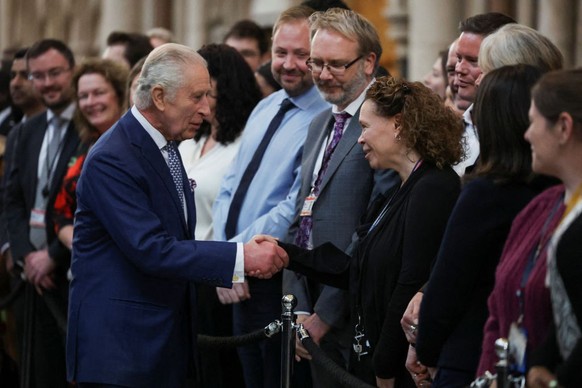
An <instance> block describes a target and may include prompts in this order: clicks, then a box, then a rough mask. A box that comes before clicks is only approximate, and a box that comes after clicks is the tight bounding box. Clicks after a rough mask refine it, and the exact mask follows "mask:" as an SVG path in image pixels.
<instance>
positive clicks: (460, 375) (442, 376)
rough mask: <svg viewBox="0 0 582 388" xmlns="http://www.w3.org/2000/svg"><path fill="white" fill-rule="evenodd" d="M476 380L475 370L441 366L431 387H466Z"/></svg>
mask: <svg viewBox="0 0 582 388" xmlns="http://www.w3.org/2000/svg"><path fill="white" fill-rule="evenodd" d="M473 380H475V373H474V372H467V371H464V370H456V369H447V368H439V370H438V371H437V374H436V376H435V378H434V381H433V383H432V385H431V388H445V387H446V388H464V387H468V386H469V385H471V382H473Z"/></svg>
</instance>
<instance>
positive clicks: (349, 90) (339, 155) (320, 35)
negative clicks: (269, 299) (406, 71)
mask: <svg viewBox="0 0 582 388" xmlns="http://www.w3.org/2000/svg"><path fill="white" fill-rule="evenodd" d="M309 21H310V29H311V54H310V58H309V59H308V60H307V66H308V67H309V69H310V70H311V75H312V77H313V81H314V83H315V85H316V86H317V89H318V90H319V93H320V94H321V95H322V97H323V98H324V99H325V100H326V101H327V102H329V103H330V104H332V108H330V109H328V110H326V111H325V112H323V113H321V114H320V115H318V116H317V117H316V118H315V119H314V120H313V121H312V122H311V125H310V127H309V132H308V135H307V139H306V141H305V146H304V149H303V159H302V162H301V168H302V172H301V175H302V179H301V189H300V191H299V196H298V198H297V203H296V209H295V210H296V213H295V216H296V218H295V222H294V223H293V225H292V226H291V228H290V230H289V234H288V240H289V241H290V242H293V243H295V244H297V245H299V246H301V247H303V248H312V247H315V246H318V245H321V244H323V243H325V242H331V243H333V244H334V245H336V246H337V247H338V248H340V249H343V250H345V249H347V248H348V246H349V245H350V243H351V241H352V234H353V232H354V230H356V227H357V226H358V224H359V221H360V217H361V216H362V215H363V214H364V212H365V211H366V208H367V207H368V204H369V202H370V200H371V199H373V198H375V196H376V195H377V194H380V193H383V192H384V191H385V190H386V189H387V188H389V187H391V185H393V184H396V183H397V182H399V178H398V177H397V175H396V174H395V173H394V172H393V171H390V172H386V171H384V172H376V173H375V172H374V170H372V169H371V168H370V165H369V164H368V162H367V161H366V159H365V157H364V153H363V151H362V147H361V146H360V145H358V144H357V140H358V137H359V136H360V133H361V131H362V127H361V126H360V124H359V120H358V119H359V113H360V107H361V105H362V103H363V102H364V98H365V93H366V90H367V89H368V87H369V86H370V85H371V83H372V82H373V81H374V74H375V72H376V70H377V68H378V61H379V59H380V56H381V55H382V47H381V45H380V40H379V37H378V33H377V32H376V30H375V29H374V27H373V26H372V25H371V23H370V22H369V21H368V20H366V19H365V18H363V17H362V16H361V15H358V14H357V13H355V12H353V11H350V10H345V9H340V8H331V9H329V10H327V11H325V12H316V13H314V14H313V15H312V16H311V17H310V19H309ZM284 276H285V280H284V293H291V294H294V295H295V296H296V297H297V300H298V305H297V308H296V311H297V312H299V313H300V314H301V315H299V318H298V322H301V323H303V325H304V326H305V328H306V329H307V330H308V331H309V333H310V335H311V337H312V339H313V340H314V341H315V342H316V343H319V345H320V347H321V348H322V349H323V350H324V351H326V352H327V353H328V355H329V356H330V357H331V358H332V359H334V361H336V362H337V363H338V364H339V365H340V366H342V367H344V368H347V364H348V358H349V354H350V349H351V348H352V342H353V339H354V330H353V329H354V328H353V327H349V326H350V325H349V301H348V295H347V292H346V291H343V290H339V289H337V288H333V287H330V286H324V285H321V284H318V283H315V282H312V281H311V280H308V279H307V278H305V277H303V276H301V275H299V274H295V273H290V272H287V271H286V273H285V275H284ZM302 313H303V314H302ZM297 354H298V355H299V356H300V357H303V358H310V356H309V355H308V353H307V352H306V350H305V349H304V348H303V346H301V344H300V343H299V342H298V343H297ZM311 370H312V374H313V383H314V386H316V387H330V386H333V385H335V383H334V382H333V379H332V377H331V376H327V375H325V373H324V372H323V371H322V370H320V369H318V368H317V367H316V365H315V364H313V363H312V365H311Z"/></svg>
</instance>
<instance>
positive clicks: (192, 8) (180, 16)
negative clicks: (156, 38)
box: [173, 0, 206, 49]
mask: <svg viewBox="0 0 582 388" xmlns="http://www.w3.org/2000/svg"><path fill="white" fill-rule="evenodd" d="M173 8H174V9H173V12H174V15H173V19H174V22H175V24H174V26H175V28H174V33H175V36H176V40H177V41H178V42H180V43H182V44H184V45H186V46H189V47H192V48H194V49H198V48H200V47H201V46H202V45H203V44H204V43H205V42H206V29H205V25H206V24H205V12H206V7H205V4H204V1H199V0H176V1H175V2H174V7H173Z"/></svg>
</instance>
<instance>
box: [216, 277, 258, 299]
mask: <svg viewBox="0 0 582 388" xmlns="http://www.w3.org/2000/svg"><path fill="white" fill-rule="evenodd" d="M216 294H218V300H219V301H220V303H222V304H234V303H240V302H242V301H243V300H247V299H250V298H251V293H250V291H249V283H248V282H247V281H246V280H245V281H244V283H233V285H232V288H222V287H217V288H216Z"/></svg>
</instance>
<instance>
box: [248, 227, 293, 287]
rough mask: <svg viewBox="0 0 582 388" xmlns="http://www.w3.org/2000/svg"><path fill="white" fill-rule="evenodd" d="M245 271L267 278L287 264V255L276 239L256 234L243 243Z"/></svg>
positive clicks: (251, 274)
mask: <svg viewBox="0 0 582 388" xmlns="http://www.w3.org/2000/svg"><path fill="white" fill-rule="evenodd" d="M244 257H245V259H244V260H245V273H246V275H247V276H253V277H257V278H259V279H269V278H271V277H272V276H273V275H275V274H276V273H277V272H279V271H281V270H282V269H283V268H285V267H287V265H288V264H289V256H288V255H287V252H285V250H284V249H283V248H281V247H280V246H279V244H277V239H276V238H274V237H271V236H267V235H256V236H253V238H252V239H251V240H250V241H249V242H248V243H246V244H244Z"/></svg>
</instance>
